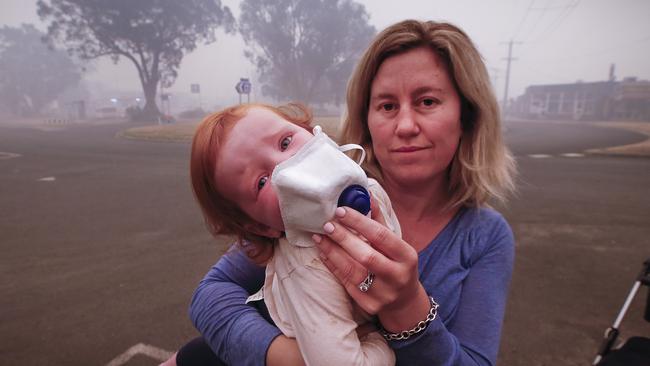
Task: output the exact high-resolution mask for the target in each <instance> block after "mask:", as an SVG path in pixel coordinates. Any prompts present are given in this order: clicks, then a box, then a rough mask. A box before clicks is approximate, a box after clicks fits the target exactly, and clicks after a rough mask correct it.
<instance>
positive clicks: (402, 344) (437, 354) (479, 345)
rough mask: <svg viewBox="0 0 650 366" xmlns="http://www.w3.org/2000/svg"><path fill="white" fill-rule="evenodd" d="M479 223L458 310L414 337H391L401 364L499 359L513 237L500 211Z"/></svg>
mask: <svg viewBox="0 0 650 366" xmlns="http://www.w3.org/2000/svg"><path fill="white" fill-rule="evenodd" d="M475 229H477V230H472V231H473V232H472V233H469V234H468V235H467V237H472V236H474V237H480V242H481V244H480V245H477V246H474V247H473V250H472V251H473V253H472V254H471V255H470V256H469V258H471V259H470V260H469V263H468V265H469V267H470V268H469V271H468V272H467V274H466V276H464V278H463V279H462V280H460V286H462V292H461V295H460V297H459V299H458V303H457V304H454V305H455V306H454V307H455V312H454V314H453V315H452V316H451V317H450V318H448V319H445V320H444V321H443V320H441V319H440V318H437V319H436V320H434V321H433V322H432V323H431V324H429V326H428V327H427V328H426V330H425V331H424V332H422V334H420V335H417V336H415V337H413V338H411V339H408V340H405V341H392V342H390V345H391V347H392V348H393V349H394V350H395V354H396V356H397V364H398V365H424V364H427V365H495V364H496V360H497V353H498V351H499V341H500V336H501V327H502V323H503V316H504V312H505V306H506V299H507V293H508V287H509V284H510V277H511V275H512V266H513V261H514V237H513V234H512V231H511V229H510V227H509V225H508V224H507V222H506V221H505V220H504V219H503V217H501V216H500V215H499V216H498V217H497V218H496V222H495V221H491V222H490V223H489V225H486V226H482V227H478V228H475ZM461 236H462V235H461ZM470 240H471V239H466V241H470ZM455 244H458V246H456V247H459V246H462V245H464V244H467V243H463V244H461V243H455ZM465 248H467V246H465ZM427 291H430V289H427Z"/></svg>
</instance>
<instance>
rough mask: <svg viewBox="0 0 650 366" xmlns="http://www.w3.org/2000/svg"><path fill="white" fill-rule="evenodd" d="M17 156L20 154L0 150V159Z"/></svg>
mask: <svg viewBox="0 0 650 366" xmlns="http://www.w3.org/2000/svg"><path fill="white" fill-rule="evenodd" d="M19 156H20V154H15V153H10V152H4V151H0V160H4V159H12V158H17V157H19Z"/></svg>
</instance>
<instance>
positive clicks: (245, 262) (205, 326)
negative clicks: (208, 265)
mask: <svg viewBox="0 0 650 366" xmlns="http://www.w3.org/2000/svg"><path fill="white" fill-rule="evenodd" d="M263 283H264V268H262V267H259V266H256V265H255V264H253V263H252V262H251V261H250V260H249V259H248V258H247V257H246V255H245V254H244V253H243V251H242V250H231V251H229V252H228V253H227V254H225V255H223V256H222V257H221V259H220V260H219V261H218V262H217V263H216V264H215V265H214V266H213V267H212V269H210V271H209V272H208V274H207V275H206V276H205V278H204V279H203V280H202V281H201V282H200V284H199V286H198V288H197V289H196V290H195V292H194V295H193V296H192V302H191V304H190V318H191V319H192V322H193V323H194V326H195V327H196V328H197V329H198V330H199V332H200V333H201V334H202V335H203V337H204V338H205V340H206V342H207V343H208V344H209V345H210V348H212V350H213V351H214V352H215V353H216V354H217V355H218V356H219V358H220V359H222V360H223V361H224V362H225V363H226V364H228V365H263V364H264V363H265V361H266V352H267V350H268V348H269V345H270V344H271V342H272V341H273V339H274V338H275V337H277V336H278V335H280V334H281V333H280V330H279V329H278V328H276V327H275V326H273V325H272V324H270V323H269V322H268V321H267V320H266V319H264V318H263V317H262V315H261V313H260V311H259V310H258V309H256V308H255V307H253V306H250V305H247V304H245V301H246V299H247V297H248V296H249V294H250V293H253V292H255V291H257V290H258V289H259V288H261V287H262V285H263Z"/></svg>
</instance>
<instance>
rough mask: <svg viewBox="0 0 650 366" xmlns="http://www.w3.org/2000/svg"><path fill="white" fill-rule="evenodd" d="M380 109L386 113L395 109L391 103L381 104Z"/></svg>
mask: <svg viewBox="0 0 650 366" xmlns="http://www.w3.org/2000/svg"><path fill="white" fill-rule="evenodd" d="M381 109H383V110H384V111H386V112H390V111H392V110H394V109H395V104H393V103H386V104H382V105H381Z"/></svg>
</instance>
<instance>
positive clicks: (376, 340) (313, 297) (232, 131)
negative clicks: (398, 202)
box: [190, 104, 400, 365]
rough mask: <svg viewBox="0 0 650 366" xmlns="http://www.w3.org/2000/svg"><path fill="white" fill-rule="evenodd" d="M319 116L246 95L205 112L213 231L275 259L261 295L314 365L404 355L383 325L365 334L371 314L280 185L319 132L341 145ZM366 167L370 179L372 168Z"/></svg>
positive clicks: (195, 167) (202, 152) (195, 161)
mask: <svg viewBox="0 0 650 366" xmlns="http://www.w3.org/2000/svg"><path fill="white" fill-rule="evenodd" d="M310 123H311V114H310V113H309V112H308V110H307V109H306V108H305V107H302V106H300V105H297V104H292V105H288V106H285V107H272V106H268V105H262V104H248V105H238V106H234V107H230V108H227V109H225V110H223V111H220V112H217V113H215V114H212V115H210V116H208V117H206V118H205V119H204V120H203V121H202V122H201V124H200V125H199V127H198V129H197V131H196V134H195V136H194V141H193V144H192V157H191V167H190V169H191V179H192V188H193V190H194V194H195V196H196V198H197V201H198V202H199V205H200V206H201V209H202V211H203V215H204V217H205V219H206V222H207V224H208V228H209V229H210V231H211V232H212V234H214V235H223V234H226V235H236V236H238V238H239V243H240V244H241V246H242V248H243V249H244V250H246V253H247V254H248V255H249V257H251V258H252V259H253V260H254V261H256V262H257V263H260V264H262V263H265V264H266V278H265V283H264V287H263V289H262V290H261V291H260V293H258V294H256V295H257V296H256V295H253V296H252V297H257V298H259V297H261V296H260V295H263V298H264V302H265V303H266V305H267V307H268V310H269V313H270V315H271V318H272V319H273V321H274V322H275V324H276V326H277V327H278V328H279V329H280V330H281V331H282V333H283V334H284V335H286V336H288V337H292V338H295V339H296V341H297V343H298V346H299V348H300V352H301V354H302V356H303V358H304V360H305V363H306V364H307V365H394V364H395V355H394V353H393V351H392V350H391V349H390V348H389V347H388V345H387V343H386V342H385V341H384V339H383V338H382V337H381V335H380V334H379V333H377V332H373V333H370V334H368V335H366V336H363V337H361V338H360V337H359V336H358V335H357V332H356V329H357V327H358V326H359V325H360V324H364V323H367V322H369V321H371V318H370V317H369V316H368V314H365V313H363V312H362V311H361V310H360V309H358V308H357V307H356V306H353V302H352V300H351V299H350V297H349V295H348V294H347V292H346V291H345V289H344V288H343V286H342V285H341V284H340V283H339V282H338V281H337V279H336V278H335V276H334V275H333V274H332V273H330V272H329V270H328V269H327V268H326V267H325V265H324V264H323V263H322V262H321V260H320V257H319V255H318V254H319V253H318V249H317V248H316V247H315V246H314V244H313V242H312V241H311V239H309V238H310V235H309V233H307V232H304V231H301V230H300V229H299V228H297V227H296V226H295V224H294V222H293V221H294V220H296V218H297V219H298V220H300V215H301V214H300V212H298V215H296V212H295V209H293V208H289V206H290V205H291V204H293V205H294V206H295V203H296V202H299V198H295V199H294V197H293V196H292V194H293V193H291V192H289V191H284V188H282V186H280V183H279V181H280V178H279V176H280V172H279V171H278V170H280V168H281V167H287V165H288V163H289V161H291V163H292V164H291V165H292V166H293V167H294V168H297V165H296V163H295V160H296V159H293V160H289V159H290V158H292V157H294V156H296V158H298V157H300V159H303V158H304V156H306V155H308V154H310V150H306V149H311V150H313V145H314V142H317V140H312V139H319V140H318V142H321V143H324V144H326V145H327V144H329V145H332V146H335V147H338V145H335V144H334V143H333V142H331V140H329V138H327V136H326V135H324V134H323V135H321V134H322V132H320V130H319V129H316V130H315V131H316V136H314V135H313V134H312V133H311V132H310V130H311V129H310ZM320 140H322V141H320ZM310 141H312V143H311V144H308V142H310ZM303 147H304V148H305V149H303ZM339 150H343V148H342V147H341V148H340V149H339ZM296 154H297V155H296ZM336 154H338V152H336ZM336 154H335V155H336ZM343 159H344V161H343V163H349V162H352V163H353V167H354V168H358V166H356V165H355V164H354V162H353V161H351V160H349V161H345V160H346V159H347V158H346V157H343ZM285 161H286V162H287V163H285V164H281V163H283V162H285ZM303 162H304V161H303ZM298 164H299V162H298ZM309 165H311V166H312V167H313V164H311V163H309ZM330 165H331V164H330ZM341 166H345V164H341ZM324 167H325V165H324V166H323V169H324ZM337 167H339V165H336V166H335V167H334V168H337ZM329 168H332V166H329ZM341 169H343V168H341ZM285 170H287V171H288V169H285ZM352 170H354V169H352ZM359 171H360V172H361V173H360V174H361V177H362V178H363V181H364V182H365V181H366V178H365V174H363V172H362V171H361V170H360V169H359ZM272 177H273V179H272ZM286 177H291V175H286V176H285V177H284V178H283V179H284V181H285V183H283V184H287V182H288V184H291V183H292V181H291V178H289V180H288V181H287V178H286ZM298 177H300V175H298ZM327 177H329V176H327ZM276 179H277V181H276ZM327 179H328V178H325V181H327ZM298 180H300V179H298ZM272 183H273V184H272ZM296 183H299V182H296ZM366 187H367V188H368V190H369V191H370V193H371V194H372V196H373V197H374V198H375V199H376V200H377V201H378V203H379V207H380V208H381V212H382V214H383V216H384V221H385V222H386V223H387V226H388V227H389V229H391V230H393V231H394V232H396V233H398V234H400V228H399V223H398V221H397V219H396V217H395V214H394V212H393V210H392V208H391V206H390V202H389V199H388V197H387V195H386V193H385V192H384V191H383V189H382V188H381V186H379V184H378V183H377V182H376V181H374V180H373V179H368V180H367V186H366ZM280 190H282V192H281V191H280ZM298 191H300V189H298ZM287 192H288V193H287ZM312 193H313V192H312ZM317 194H318V192H317ZM337 194H338V193H337ZM315 205H318V204H317V203H315ZM298 206H299V205H298ZM303 206H304V205H303ZM290 210H293V211H291V212H290ZM306 212H309V210H307V211H306ZM319 212H320V211H319ZM292 213H293V219H290V216H291V215H292ZM304 216H305V219H306V221H310V220H311V221H314V220H315V219H316V221H318V220H317V219H318V214H314V215H304ZM330 219H332V217H326V218H325V220H330ZM320 225H322V223H321V224H320ZM369 279H370V283H366V284H367V286H366V287H365V289H362V291H367V290H368V288H369V287H370V285H371V284H372V283H371V281H372V277H370V275H369ZM364 282H366V281H364ZM363 285H364V284H361V285H360V288H361V287H363ZM249 300H251V299H250V298H249Z"/></svg>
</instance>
